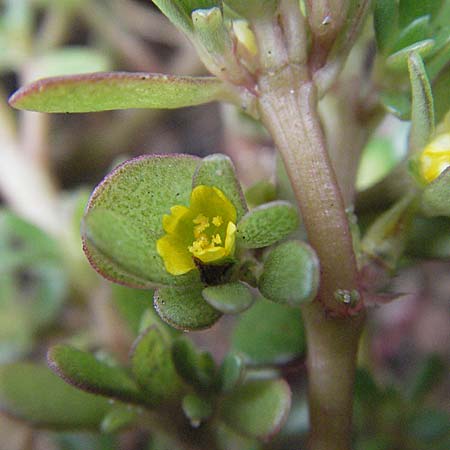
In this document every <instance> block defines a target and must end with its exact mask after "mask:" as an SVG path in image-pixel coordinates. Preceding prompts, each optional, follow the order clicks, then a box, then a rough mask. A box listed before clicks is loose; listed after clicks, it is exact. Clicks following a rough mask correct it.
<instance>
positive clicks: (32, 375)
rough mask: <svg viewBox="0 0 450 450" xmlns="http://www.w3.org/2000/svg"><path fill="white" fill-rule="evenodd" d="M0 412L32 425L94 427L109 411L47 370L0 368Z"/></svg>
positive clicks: (25, 366)
mask: <svg viewBox="0 0 450 450" xmlns="http://www.w3.org/2000/svg"><path fill="white" fill-rule="evenodd" d="M0 409H1V410H2V411H5V412H6V413H8V414H10V415H12V416H13V417H16V418H18V419H21V420H25V421H28V422H31V423H32V424H33V425H34V426H42V427H48V428H54V429H76V428H96V427H98V425H99V424H100V423H101V421H102V418H103V417H104V415H105V414H106V413H107V412H108V411H109V410H110V409H111V405H110V404H109V403H108V400H107V399H105V398H102V397H98V396H96V395H92V394H87V393H86V392H83V391H80V390H78V389H75V388H74V387H72V386H70V385H68V384H67V383H65V382H64V381H62V380H61V379H60V378H58V377H57V376H56V375H55V374H53V373H52V372H51V371H50V370H49V369H48V368H47V367H42V366H38V365H34V364H30V363H18V364H10V365H4V366H0Z"/></svg>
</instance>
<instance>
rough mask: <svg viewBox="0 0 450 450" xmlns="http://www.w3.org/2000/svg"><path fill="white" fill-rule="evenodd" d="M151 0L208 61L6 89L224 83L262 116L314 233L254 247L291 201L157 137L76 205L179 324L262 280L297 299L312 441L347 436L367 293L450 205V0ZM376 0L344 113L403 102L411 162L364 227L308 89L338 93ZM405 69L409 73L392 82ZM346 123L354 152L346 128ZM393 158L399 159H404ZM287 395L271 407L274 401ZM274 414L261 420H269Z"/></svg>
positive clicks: (145, 99) (20, 103) (110, 263)
mask: <svg viewBox="0 0 450 450" xmlns="http://www.w3.org/2000/svg"><path fill="white" fill-rule="evenodd" d="M154 3H155V4H156V5H157V6H158V7H159V8H160V9H161V11H162V12H163V13H164V14H165V15H166V16H167V17H168V18H169V19H170V20H171V21H172V23H173V24H174V25H175V26H176V27H177V28H178V29H180V30H181V31H182V32H183V33H185V34H186V36H187V37H188V38H189V39H190V40H191V42H192V43H193V45H194V46H195V48H196V49H197V51H198V54H199V56H200V58H201V59H202V61H203V62H204V64H205V66H206V67H207V68H208V70H209V71H210V72H211V73H212V74H213V75H214V77H203V78H191V77H177V76H166V75H155V74H143V73H142V74H126V73H119V74H114V73H108V74H91V75H79V76H77V75H75V76H72V77H62V78H54V79H47V80H40V81H37V82H36V83H34V84H32V85H30V86H28V87H25V88H23V89H22V90H20V91H19V92H18V93H16V94H15V95H14V96H13V97H12V99H11V104H12V105H13V106H15V107H18V108H24V109H32V110H39V111H47V112H86V111H99V110H110V109H119V108H127V107H128V108H146V107H153V108H176V107H182V106H187V105H196V104H201V103H205V102H208V101H215V100H221V101H228V102H231V103H233V104H235V105H237V106H238V107H240V108H242V109H243V110H244V111H246V112H247V113H248V114H249V115H251V116H252V117H253V118H254V119H258V120H260V121H261V122H262V124H263V125H264V126H265V128H266V129H267V130H268V132H269V133H270V135H271V137H272V138H273V141H274V143H275V146H276V148H277V150H278V151H279V154H280V155H281V157H282V159H283V161H284V166H285V169H286V172H287V175H288V177H289V180H290V183H291V187H292V190H293V192H294V195H295V199H296V201H297V206H298V210H299V211H300V215H301V223H302V227H303V228H304V230H305V231H306V234H307V237H308V243H309V245H308V244H306V243H304V242H301V241H298V240H291V241H287V242H284V243H282V244H280V245H278V246H277V247H275V248H274V249H270V250H269V251H268V254H267V255H265V256H266V257H265V258H263V259H262V258H261V255H260V254H259V253H258V252H254V251H253V250H254V249H259V248H264V247H269V246H271V245H273V244H276V243H277V242H278V241H280V240H281V239H284V238H286V237H288V236H289V234H290V233H292V232H293V231H295V229H296V228H297V227H298V217H297V209H296V208H295V207H294V206H292V205H290V204H289V203H287V202H282V201H276V202H271V203H267V204H262V205H260V206H258V207H257V208H255V209H252V210H250V211H248V208H247V205H246V202H245V200H244V197H243V195H242V191H241V188H240V184H239V182H238V180H237V178H236V175H235V172H234V168H233V166H232V164H231V162H230V161H229V159H228V158H226V157H224V156H220V155H214V156H211V157H208V158H204V159H203V160H202V159H199V158H193V157H187V156H181V155H179V156H154V155H149V156H145V157H141V158H138V159H135V160H132V161H129V162H126V163H124V164H123V165H121V166H119V167H118V168H116V169H115V170H114V171H113V172H112V174H110V175H109V176H108V177H106V178H105V180H104V181H103V182H102V183H101V184H100V185H99V186H98V187H97V189H96V190H95V191H94V193H93V195H92V197H91V199H90V202H89V205H88V207H87V210H86V214H85V218H84V222H83V239H84V246H85V251H86V254H87V256H88V258H89V260H90V262H91V264H92V265H93V266H94V267H95V268H96V269H97V270H98V271H99V272H100V273H101V274H103V275H104V276H105V277H106V278H108V279H110V280H113V281H116V282H118V283H122V284H126V285H129V286H133V287H139V288H144V289H145V288H155V289H156V291H155V295H154V302H155V307H156V310H157V311H158V313H159V315H160V316H161V318H163V319H164V320H165V321H166V322H168V323H169V324H171V325H173V326H175V327H176V328H180V329H183V330H192V329H200V328H205V327H209V326H211V325H212V324H213V323H215V322H216V321H217V320H218V319H219V317H220V316H221V314H222V313H239V312H241V311H243V310H245V309H246V308H248V307H249V306H250V305H251V304H252V302H253V301H254V295H255V292H256V289H259V291H260V292H261V293H262V294H263V295H264V296H265V297H267V298H268V299H270V300H272V301H275V302H279V303H284V304H288V305H290V306H293V307H301V309H302V314H303V319H304V323H305V327H306V334H307V340H308V354H307V364H308V373H309V387H308V389H309V407H310V421H311V432H310V441H309V446H310V448H311V449H313V450H321V449H326V450H333V449H336V450H337V449H339V450H342V449H350V448H351V420H352V403H353V397H352V389H353V380H354V372H355V365H356V353H357V348H358V342H359V337H360V333H361V330H362V327H363V324H364V317H365V313H366V306H367V304H368V303H369V302H371V301H375V302H377V301H380V299H382V298H383V295H380V293H379V292H378V289H379V288H380V286H379V285H378V279H383V275H384V274H385V273H386V272H388V271H389V270H390V269H394V268H395V266H396V265H397V263H398V261H399V258H400V257H401V255H402V253H403V250H404V246H405V236H406V233H407V230H408V228H409V226H410V224H411V221H412V218H413V217H414V215H415V214H416V213H417V212H418V211H419V210H422V211H425V212H426V213H427V214H429V215H449V202H448V198H449V197H448V191H449V177H450V172H449V169H448V166H449V165H450V161H449V160H450V156H449V145H448V127H447V128H445V127H446V125H445V124H446V122H445V120H444V117H443V116H444V114H445V112H446V111H447V109H448V104H447V105H446V104H445V99H442V100H441V99H437V98H436V97H435V96H433V90H439V89H442V87H441V86H442V81H441V80H442V79H444V80H445V77H446V74H447V73H448V67H449V66H448V62H449V60H448V46H449V37H448V36H449V31H448V27H447V26H446V25H445V19H443V17H447V18H448V17H449V16H450V11H449V8H448V6H447V5H446V3H445V2H440V1H438V2H435V3H433V5H431V4H428V3H427V4H426V5H425V6H424V5H422V3H421V2H417V1H413V0H405V1H400V2H395V1H389V0H386V1H385V0H378V1H375V2H371V1H369V0H366V1H354V0H348V1H345V0H335V1H328V0H319V1H308V0H306V1H300V2H299V1H298V0H264V1H256V0H249V1H247V2H241V1H234V0H228V1H221V2H219V1H215V0H196V1H186V0H154ZM372 8H373V10H374V26H375V35H376V40H377V46H378V53H377V55H376V57H375V58H373V59H372V61H371V65H372V69H373V70H372V74H373V75H372V79H371V82H368V83H367V84H364V82H363V79H364V74H358V76H359V77H360V80H359V87H360V88H361V90H362V92H361V94H360V95H359V96H356V99H357V106H358V107H359V108H360V109H361V116H362V117H361V124H358V123H357V124H356V125H355V124H354V123H353V124H352V125H355V126H359V127H361V128H364V127H365V128H367V129H369V130H370V128H371V127H372V126H373V124H372V123H371V122H370V121H371V120H373V121H374V122H375V123H376V122H378V121H379V120H380V118H381V117H382V116H383V112H382V109H381V107H380V101H381V103H382V104H383V105H384V106H385V107H386V108H387V109H388V110H390V111H391V112H393V113H395V114H396V115H397V116H399V117H402V118H403V119H405V118H406V119H411V122H412V126H411V132H410V137H409V148H408V151H409V160H410V166H411V169H410V171H411V173H412V174H413V176H411V177H410V178H409V181H407V182H406V183H405V185H404V187H403V188H402V190H400V192H399V194H398V198H396V199H395V200H396V203H395V204H394V205H393V206H392V207H391V208H390V209H388V210H387V211H385V212H384V214H382V215H381V216H380V217H379V218H378V219H377V220H375V222H374V223H373V224H372V225H371V227H370V228H369V230H368V231H367V232H366V234H365V235H364V237H363V239H362V240H361V241H359V240H358V237H357V236H356V233H354V232H353V230H352V227H351V223H350V221H349V217H351V215H350V214H349V212H348V206H350V205H352V204H353V203H354V202H355V197H354V195H350V196H345V197H344V196H343V193H344V192H354V191H353V186H354V183H355V173H354V171H352V167H356V164H357V160H358V157H359V152H360V150H361V149H360V148H358V149H355V150H354V152H353V154H351V155H350V160H351V161H352V164H351V165H349V170H348V171H347V172H345V171H344V172H343V173H341V172H338V171H337V170H336V169H335V166H334V164H335V162H334V161H333V156H335V155H333V154H332V152H331V150H330V149H331V148H332V144H334V143H332V142H329V141H327V138H328V139H329V136H327V135H326V134H325V132H324V128H323V123H322V118H321V116H320V114H319V109H318V105H319V101H320V99H321V98H323V97H324V96H325V95H326V94H327V93H329V94H330V95H339V83H340V79H339V76H340V74H341V72H342V70H343V68H344V66H345V64H346V63H348V56H349V53H350V51H351V50H352V49H353V48H355V49H358V46H359V45H363V44H360V43H359V41H358V40H357V39H358V38H359V37H360V36H361V33H362V31H363V28H364V24H365V22H366V18H367V16H368V15H369V13H370V12H371V11H372ZM367 53H368V54H369V53H370V52H368V51H367ZM424 61H425V63H424ZM425 67H426V69H425ZM350 69H351V68H350ZM384 72H385V73H384ZM397 86H401V89H398V92H394V91H395V88H396V87H397ZM364 88H365V91H367V92H365V91H364ZM333 90H335V91H337V94H336V93H335V92H333ZM377 96H379V98H375V100H374V99H373V97H377ZM441 103H444V106H442V105H441ZM439 111H440V113H439V116H438V117H437V120H438V121H439V122H441V121H443V120H444V121H443V122H442V123H443V124H442V125H439V127H438V129H437V131H436V132H435V130H434V129H435V121H436V118H435V113H437V112H439ZM364 120H366V123H364ZM355 122H357V121H355ZM344 126H345V125H344ZM442 130H443V131H442ZM347 139H348V142H345V143H344V145H348V147H349V150H348V152H350V149H351V148H352V146H351V136H350V137H349V136H347ZM363 141H364V139H363ZM363 143H364V142H362V144H361V145H363ZM336 145H337V144H336ZM344 152H345V149H344ZM399 170H400V171H403V175H405V174H406V177H408V174H407V170H408V169H407V164H402V165H400V168H399ZM319 271H320V275H319ZM52 355H53V356H51V360H52V361H53V364H54V365H55V366H57V367H58V370H60V372H61V373H62V374H63V376H64V374H65V378H67V379H69V380H70V379H71V376H70V374H69V375H67V374H66V372H65V369H64V368H63V369H61V368H60V367H59V366H58V359H59V358H58V356H55V355H54V353H52ZM136 358H138V357H136ZM62 359H64V357H63V358H62ZM69 360H70V357H69V358H68V359H67V361H69ZM149 363H150V362H149ZM137 364H138V366H139V367H141V365H140V362H138V363H137ZM60 365H61V364H60ZM139 370H140V369H138V371H139ZM137 376H139V375H137ZM200 378H201V377H200ZM74 384H76V381H74ZM81 384H82V383H81ZM244 386H245V385H244ZM277 386H278V385H277ZM237 389H239V388H237ZM280 389H281V388H280ZM281 390H282V389H281ZM259 392H261V391H259ZM283 392H285V391H283ZM133 395H134V394H133ZM136 395H137V394H136ZM122 398H125V399H127V398H128V399H129V398H130V397H127V396H125V397H122ZM131 398H133V396H131ZM280 398H281V397H280ZM200 400H201V399H200ZM203 400H204V399H203ZM197 403H198V402H197ZM197 403H196V402H195V401H194V402H192V401H188V400H186V402H184V403H183V406H184V409H185V413H186V411H191V412H192V410H196V412H197V413H198V414H199V415H200V416H202V414H201V411H203V410H204V409H206V410H208V408H204V409H202V408H201V407H199V408H197V409H196V408H194V407H192V408H191V407H190V406H189V405H192V404H197ZM200 403H202V402H201V401H200ZM232 403H233V402H229V404H228V407H227V408H225V409H222V411H221V415H222V417H225V418H226V419H225V421H227V420H228V423H229V422H230V421H231V422H233V420H234V421H235V425H236V424H237V423H238V422H239V421H238V420H236V417H238V416H239V414H237V415H235V416H233V413H232V409H233V405H232ZM287 403H288V402H287V401H285V402H284V403H283V407H280V408H281V410H283V414H282V415H284V413H285V409H283V408H285V407H286V405H287ZM210 409H211V408H210ZM243 410H245V405H244V407H243ZM199 411H200V412H199ZM187 414H188V415H189V414H190V413H187ZM198 414H197V415H198ZM194 416H195V414H194ZM206 417H209V414H206V413H205V414H204V418H206ZM230 417H231V418H232V419H230ZM202 418H203V416H202ZM269 422H270V420H269ZM265 425H266V424H265ZM279 425H280V424H279V423H277V424H276V426H275V424H273V426H267V427H266V428H265V432H264V433H262V435H264V436H265V437H267V436H268V435H270V434H271V432H273V431H274V430H275V429H276V428H277V427H278V426H279ZM237 428H238V429H239V426H237ZM256 429H258V427H256ZM252 430H253V431H252V433H250V434H251V435H252V436H259V435H258V432H257V431H254V429H252ZM245 432H247V434H249V433H248V430H244V434H245ZM208 442H210V441H208Z"/></svg>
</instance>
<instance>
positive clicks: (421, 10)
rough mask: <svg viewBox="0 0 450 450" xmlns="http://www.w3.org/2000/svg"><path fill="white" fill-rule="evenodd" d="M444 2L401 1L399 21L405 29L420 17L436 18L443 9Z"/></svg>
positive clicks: (434, 0)
mask: <svg viewBox="0 0 450 450" xmlns="http://www.w3.org/2000/svg"><path fill="white" fill-rule="evenodd" d="M442 2H443V0H400V3H399V13H400V17H399V21H400V26H401V27H404V26H406V25H408V24H409V23H411V22H412V21H413V20H415V19H417V18H418V17H422V16H426V15H430V16H434V15H435V14H436V13H437V12H438V11H439V9H440V8H441V5H442Z"/></svg>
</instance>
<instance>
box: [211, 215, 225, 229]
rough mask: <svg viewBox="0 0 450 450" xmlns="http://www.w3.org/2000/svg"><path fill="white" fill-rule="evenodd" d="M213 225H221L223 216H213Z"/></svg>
mask: <svg viewBox="0 0 450 450" xmlns="http://www.w3.org/2000/svg"><path fill="white" fill-rule="evenodd" d="M212 223H213V225H215V226H216V227H220V225H222V224H223V219H222V217H221V216H216V217H214V218H213V220H212Z"/></svg>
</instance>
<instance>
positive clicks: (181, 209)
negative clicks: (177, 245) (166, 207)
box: [163, 205, 189, 233]
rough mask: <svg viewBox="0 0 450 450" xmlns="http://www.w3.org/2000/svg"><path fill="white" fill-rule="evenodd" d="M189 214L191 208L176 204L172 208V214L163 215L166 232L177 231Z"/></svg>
mask: <svg viewBox="0 0 450 450" xmlns="http://www.w3.org/2000/svg"><path fill="white" fill-rule="evenodd" d="M187 215H189V208H187V207H186V206H182V205H175V206H172V207H171V208H170V214H164V216H163V228H164V231H165V232H166V233H176V232H177V228H178V227H179V225H180V222H182V221H183V219H185V218H186V216H187Z"/></svg>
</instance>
